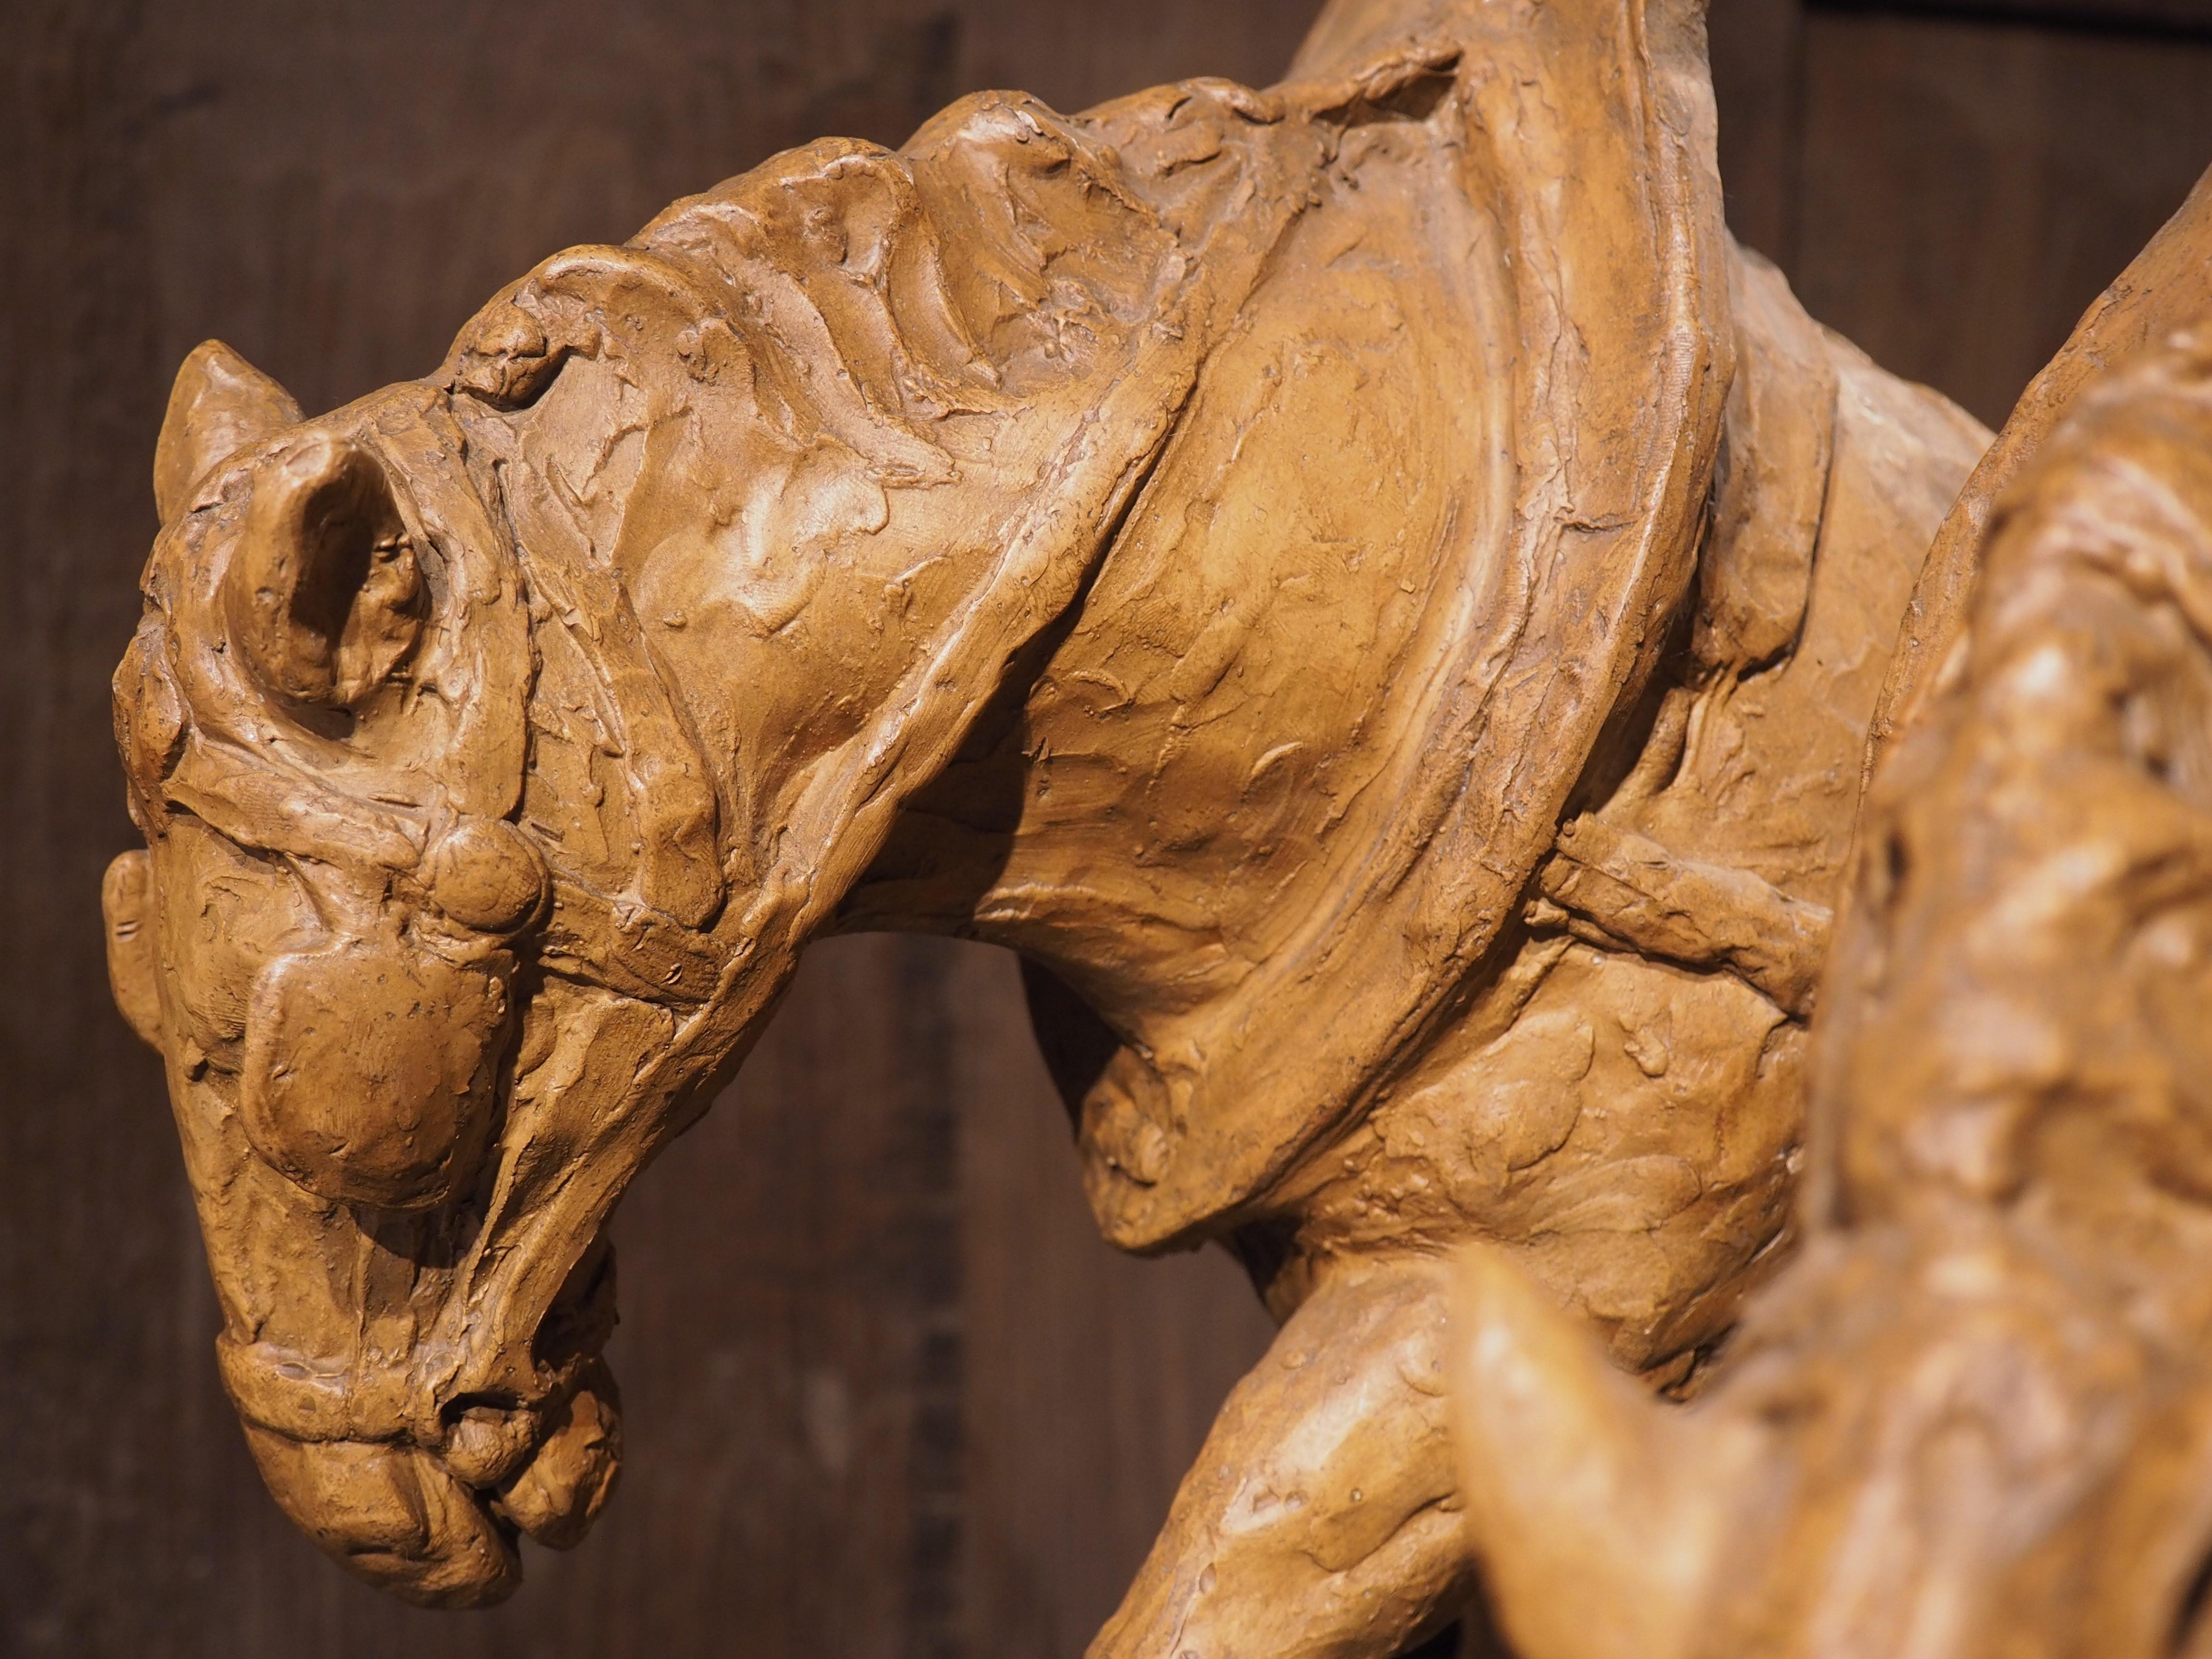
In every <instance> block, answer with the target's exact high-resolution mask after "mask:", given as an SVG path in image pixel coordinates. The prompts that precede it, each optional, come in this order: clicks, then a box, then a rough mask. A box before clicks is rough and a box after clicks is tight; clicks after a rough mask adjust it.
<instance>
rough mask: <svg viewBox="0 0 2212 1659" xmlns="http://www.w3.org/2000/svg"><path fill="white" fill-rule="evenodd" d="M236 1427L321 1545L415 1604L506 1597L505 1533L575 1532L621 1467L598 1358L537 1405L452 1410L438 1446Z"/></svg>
mask: <svg viewBox="0 0 2212 1659" xmlns="http://www.w3.org/2000/svg"><path fill="white" fill-rule="evenodd" d="M518 1428H519V1429H520V1430H521V1431H522V1432H521V1433H520V1435H518V1434H517V1433H516V1432H515V1431H516V1430H517V1429H518ZM246 1442H247V1444H248V1445H249V1446H250V1447H251V1448H252V1452H253V1458H254V1462H256V1463H257V1464H258V1465H259V1467H260V1470H261V1477H262V1480H263V1481H264V1484H266V1485H267V1486H268V1488H269V1491H270V1495H271V1496H272V1497H274V1498H276V1502H277V1504H278V1506H279V1507H280V1508H282V1509H283V1510H284V1512H285V1514H286V1515H287V1516H289V1517H290V1519H291V1520H292V1522H293V1523H294V1524H295V1525H296V1526H298V1527H299V1528H300V1529H301V1531H303V1532H305V1533H306V1534H307V1535H308V1536H309V1537H310V1538H312V1539H313V1540H314V1541H315V1544H316V1545H317V1547H319V1548H320V1549H321V1550H322V1551H323V1553H325V1554H326V1555H328V1556H330V1557H331V1559H333V1560H335V1561H337V1563H338V1564H339V1565H341V1566H343V1567H344V1568H345V1569H346V1570H347V1571H349V1572H351V1573H352V1574H353V1575H354V1576H355V1577H358V1578H360V1579H362V1580H363V1581H365V1582H366V1583H370V1584H372V1585H374V1586H375V1587H377V1588H378V1589H385V1590H389V1591H391V1592H392V1594H394V1595H398V1596H399V1597H401V1598H402V1599H403V1600H405V1601H413V1602H415V1603H416V1604H417V1605H419V1606H422V1607H487V1606H489V1605H490V1604H492V1603H494V1602H496V1601H503V1600H505V1599H506V1598H507V1596H508V1595H511V1594H512V1593H513V1590H514V1589H515V1586H516V1585H517V1584H519V1583H520V1582H521V1577H522V1567H521V1560H520V1556H519V1555H518V1554H517V1553H516V1547H515V1541H516V1539H517V1537H518V1536H519V1535H527V1536H529V1537H530V1538H532V1540H534V1541H537V1542H538V1543H540V1544H544V1545H545V1546H547V1547H550V1548H554V1549H567V1548H569V1547H572V1546H574V1545H575V1544H576V1543H578V1542H580V1541H581V1540H582V1539H583V1536H584V1534H586V1532H587V1531H588V1530H589V1529H590V1528H591V1524H592V1521H593V1520H594V1519H595V1518H596V1517H597V1516H598V1515H599V1510H601V1509H602V1508H603V1507H604V1506H605V1503H606V1500H607V1498H608V1497H609V1495H610V1494H611V1492H613V1490H614V1486H615V1482H616V1480H617V1477H618V1476H619V1474H620V1473H621V1468H622V1431H621V1403H620V1397H619V1395H618V1394H617V1391H616V1389H615V1387H614V1379H613V1377H612V1376H611V1374H610V1373H609V1372H608V1371H607V1370H606V1367H605V1365H604V1364H600V1363H599V1362H598V1361H593V1362H592V1364H590V1365H588V1366H587V1367H586V1370H585V1373H584V1375H583V1376H582V1378H581V1379H580V1383H579V1384H578V1386H577V1388H576V1389H575V1390H574V1392H573V1393H571V1394H570V1395H568V1397H567V1398H566V1399H564V1400H563V1401H561V1403H560V1404H559V1405H558V1406H557V1407H553V1408H551V1409H549V1410H547V1411H545V1412H544V1413H543V1414H542V1416H538V1417H535V1418H528V1419H522V1418H518V1417H509V1418H507V1419H503V1420H502V1419H499V1418H498V1417H497V1416H496V1414H495V1413H489V1412H488V1411H483V1410H478V1411H475V1412H469V1413H463V1414H462V1416H461V1418H460V1419H459V1420H458V1421H457V1422H456V1424H455V1425H454V1428H453V1431H452V1432H451V1433H449V1435H448V1437H447V1443H446V1444H445V1445H444V1446H443V1447H441V1448H439V1449H427V1448H424V1447H422V1446H419V1445H416V1444H415V1443H411V1442H409V1441H404V1440H402V1441H390V1442H386V1441H362V1440H301V1439H296V1438H295V1437H292V1436H290V1435H287V1434H283V1433H281V1432H279V1431H276V1430H273V1429H269V1428H264V1427H262V1426H260V1425H258V1424H254V1423H252V1422H250V1421H249V1422H248V1423H247V1424H246Z"/></svg>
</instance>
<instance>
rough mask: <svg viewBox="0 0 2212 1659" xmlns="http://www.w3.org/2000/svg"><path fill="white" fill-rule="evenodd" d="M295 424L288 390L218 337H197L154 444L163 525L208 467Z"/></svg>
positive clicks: (296, 408) (295, 409)
mask: <svg viewBox="0 0 2212 1659" xmlns="http://www.w3.org/2000/svg"><path fill="white" fill-rule="evenodd" d="M299 422H300V405H299V404H297V403H296V402H295V401H294V400H293V398H292V394H291V393H290V392H287V391H285V390H284V388H283V386H278V385H277V384H276V381H274V380H270V378H269V377H268V376H267V375H266V374H263V373H262V372H261V371H260V370H259V369H258V368H254V366H253V365H252V364H251V363H249V362H246V359H245V358H243V357H241V356H239V355H238V354H237V353H236V352H235V351H233V350H232V349H230V348H229V347H228V346H227V345H225V344H224V343H222V341H220V340H206V341H203V342H202V343H200V344H199V345H197V346H195V347H194V348H193V349H192V354H191V356H189V357H187V358H185V362H184V367H183V368H179V370H178V371H177V383H176V384H175V385H174V386H172V387H170V388H169V411H168V413H167V415H165V416H162V418H161V438H160V439H159V440H158V441H156V442H155V446H154V505H155V507H156V509H158V510H159V512H160V513H161V522H162V523H163V524H168V523H170V522H172V521H173V520H175V519H176V518H177V517H178V516H179V514H181V513H183V512H184V510H185V501H186V499H187V498H188V497H189V495H191V488H192V486H193V485H194V484H196V483H198V482H199V481H200V480H201V479H202V478H203V477H206V476H207V473H208V471H209V469H210V468H211V467H213V466H215V465H216V464H217V463H219V462H222V461H226V460H228V459H230V458H231V457H232V456H233V455H235V454H236V453H238V452H239V451H240V450H241V449H243V448H245V447H246V445H248V444H251V443H258V442H259V441H261V440H262V439H264V438H266V437H268V436H269V435H270V434H271V433H273V432H280V431H282V430H283V428H286V427H288V426H296V425H298V424H299Z"/></svg>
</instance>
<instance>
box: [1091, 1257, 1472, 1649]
mask: <svg viewBox="0 0 2212 1659" xmlns="http://www.w3.org/2000/svg"><path fill="white" fill-rule="evenodd" d="M1446 1285H1447V1279H1446V1276H1445V1274H1444V1273H1443V1269H1442V1268H1441V1267H1440V1266H1439V1265H1438V1264H1437V1263H1436V1262H1434V1261H1429V1260H1426V1259H1420V1258H1400V1259H1397V1260H1395V1261H1385V1262H1380V1263H1373V1264H1366V1263H1362V1264H1356V1265H1350V1266H1347V1267H1345V1268H1344V1269H1343V1270H1342V1271H1340V1273H1338V1274H1336V1275H1335V1276H1334V1277H1332V1278H1330V1279H1328V1280H1326V1281H1325V1282H1324V1283H1323V1284H1322V1285H1321V1286H1320V1287H1319V1288H1318V1289H1317V1290H1316V1291H1314V1293H1313V1294H1312V1296H1311V1297H1309V1298H1308V1299H1307V1301H1306V1302H1305V1304H1304V1305H1303V1306H1302V1307H1300V1308H1299V1310H1297V1313H1296V1314H1294V1315H1292V1316H1291V1320H1290V1322H1288V1323H1287V1324H1285V1326H1284V1327H1283V1329H1282V1332H1281V1334H1279V1336H1277V1337H1276V1339H1275V1341H1274V1343H1273V1346H1271V1347H1270V1348H1269V1349H1268V1351H1267V1357H1266V1358H1263V1359H1262V1360H1261V1362H1260V1364H1258V1365H1257V1366H1255V1368H1254V1369H1253V1370H1252V1371H1251V1372H1250V1374H1249V1375H1248V1376H1246V1377H1245V1378H1244V1380H1243V1382H1241V1383H1238V1384H1237V1388H1236V1389H1235V1390H1234V1391H1232V1392H1231V1395H1230V1396H1229V1399H1228V1401H1227V1402H1226V1403H1225V1405H1224V1406H1223V1407H1222V1409H1221V1414H1220V1416H1219V1417H1218V1418H1217V1419H1215V1422H1214V1425H1213V1429H1212V1433H1210V1434H1209V1435H1208V1436H1207V1437H1206V1445H1205V1447H1204V1449H1202V1450H1201V1451H1200V1453H1199V1456H1198V1461H1197V1462H1196V1463H1195V1464H1194V1466H1193V1467H1192V1468H1191V1471H1190V1473H1189V1474H1188V1475H1187V1476H1185V1477H1184V1480H1183V1483H1182V1489H1181V1490H1180V1491H1179V1492H1177V1493H1176V1500H1175V1505H1174V1507H1173V1509H1172V1510H1170V1512H1169V1516H1168V1521H1167V1525H1166V1527H1165V1528H1164V1529H1163V1530H1162V1532H1161V1534H1160V1536H1159V1538H1158V1541H1156V1542H1155V1543H1154V1544H1153V1546H1152V1554H1151V1555H1150V1556H1149V1557H1148V1558H1147V1559H1146V1562H1145V1565H1144V1567H1143V1569H1142V1570H1141V1571H1139V1573H1138V1575H1137V1578H1136V1582H1135V1583H1133V1585H1132V1586H1131V1587H1130V1589H1129V1593H1128V1595H1127V1596H1126V1597H1125V1598H1124V1599H1123V1601H1122V1603H1121V1609H1120V1611H1119V1612H1117V1613H1115V1616H1114V1617H1113V1619H1112V1620H1110V1621H1109V1623H1108V1624H1107V1626H1106V1628H1105V1629H1104V1630H1103V1631H1102V1632H1099V1635H1098V1637H1097V1639H1096V1640H1095V1641H1094V1642H1092V1644H1091V1648H1090V1650H1089V1653H1088V1656H1087V1659H1182V1656H1184V1655H1185V1654H1188V1653H1197V1654H1202V1655H1204V1656H1205V1659H1392V1656H1395V1655H1398V1654H1401V1653H1404V1652H1406V1651H1407V1650H1410V1649H1412V1648H1413V1647H1414V1646H1415V1644H1417V1643H1418V1642H1419V1641H1420V1640H1421V1639H1422V1638H1424V1637H1425V1636H1427V1635H1430V1634H1432V1633H1433V1632H1436V1631H1437V1630H1438V1629H1440V1628H1441V1627H1442V1626H1444V1625H1446V1624H1448V1623H1449V1622H1450V1620H1452V1618H1453V1617H1454V1616H1455V1615H1456V1614H1457V1613H1458V1612H1459V1611H1460V1610H1461V1608H1462V1605H1463V1604H1464V1603H1465V1602H1466V1601H1468V1599H1470V1598H1471V1596H1472V1595H1473V1594H1474V1577H1473V1570H1472V1567H1471V1565H1470V1563H1469V1559H1468V1553H1467V1546H1466V1541H1465V1538H1464V1535H1463V1534H1462V1517H1461V1515H1460V1512H1459V1511H1460V1505H1459V1502H1458V1499H1457V1497H1456V1495H1455V1492H1456V1486H1457V1481H1456V1480H1455V1476H1454V1472H1453V1464H1452V1455H1451V1445H1450V1442H1449V1426H1448V1424H1447V1413H1446V1410H1445V1401H1444V1397H1443V1396H1444V1378H1443V1353H1444V1345H1445V1331H1444V1318H1445V1305H1446Z"/></svg>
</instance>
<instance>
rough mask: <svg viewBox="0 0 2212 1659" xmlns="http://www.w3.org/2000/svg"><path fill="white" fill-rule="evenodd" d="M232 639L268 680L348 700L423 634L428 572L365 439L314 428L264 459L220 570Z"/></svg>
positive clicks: (326, 703) (282, 688)
mask: <svg viewBox="0 0 2212 1659" xmlns="http://www.w3.org/2000/svg"><path fill="white" fill-rule="evenodd" d="M224 598H225V602H226V605H227V607H228V617H229V623H230V636H231V638H232V639H233V640H234V641H236V642H237V643H238V645H239V646H240V649H241V650H242V651H243V652H244V653H245V656H246V660H247V661H248V662H249V663H250V664H251V665H252V667H253V669H254V671H255V672H256V673H257V674H258V676H259V677H260V679H261V681H262V683H263V684H265V685H266V686H268V687H269V689H270V690H272V691H275V692H276V693H277V694H279V695H280V696H284V697H288V698H290V699H291V700H292V701H294V702H302V703H313V704H319V705H321V706H323V707H325V708H350V707H352V706H354V705H355V704H356V703H359V702H361V701H362V699H363V698H365V697H367V696H368V695H369V694H370V693H371V692H373V691H374V690H376V689H377V687H379V686H380V685H381V684H384V682H385V681H386V679H387V678H390V676H391V674H392V670H393V669H395V668H396V667H398V665H399V664H400V663H401V661H403V660H404V659H405V657H406V656H407V654H408V653H409V652H410V651H412V650H413V649H414V647H415V642H416V640H417V639H418V638H419V637H420V636H421V634H422V615H423V611H424V610H425V605H424V603H423V586H422V569H421V567H420V565H419V563H418V562H417V560H416V551H415V544H414V539H413V538H412V537H411V536H410V534H409V532H408V530H407V526H406V522H405V520H404V519H403V518H402V517H401V516H400V512H399V505H398V501H396V500H395V499H394V497H393V495H392V483H391V480H390V479H389V478H387V477H386V476H385V471H384V467H383V465H382V464H381V463H380V462H379V461H378V460H377V459H376V457H375V456H374V455H372V454H371V453H369V452H368V450H366V449H364V448H362V447H361V446H360V445H359V444H356V443H353V442H350V441H348V440H346V439H343V438H338V437H333V436H331V435H328V434H325V433H314V434H311V435H309V436H307V438H306V439H305V440H304V441H301V442H300V443H297V444H295V445H290V446H288V447H286V448H285V449H283V450H281V451H279V452H278V453H276V455H274V456H272V457H271V458H270V463H269V464H268V465H265V466H261V467H257V469H256V470H255V476H254V480H253V504H252V507H251V508H250V509H249V510H248V512H247V514H246V527H245V532H244V533H243V535H242V536H241V537H240V541H239V547H238V552H237V555H236V556H235V558H234V560H233V562H232V563H231V567H230V569H229V572H228V574H227V575H226V577H225V578H224Z"/></svg>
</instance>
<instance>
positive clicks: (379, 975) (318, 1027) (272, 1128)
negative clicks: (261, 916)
mask: <svg viewBox="0 0 2212 1659" xmlns="http://www.w3.org/2000/svg"><path fill="white" fill-rule="evenodd" d="M507 1012H508V1011H507V994H506V989H505V987H504V986H503V985H502V984H501V981H499V980H498V979H497V978H496V977H495V976H494V975H489V974H487V973H484V972H483V971H481V970H477V969H466V968H461V967H458V966H456V965H454V964H453V963H448V962H447V961H446V960H445V959H444V958H442V957H437V956H434V955H432V954H430V953H429V952H428V951H419V950H414V949H410V948H408V947H406V946H404V945H396V944H386V943H383V942H376V941H367V940H361V939H349V940H347V941H345V942H343V943H342V944H339V945H335V946H331V947H330V948H328V949H325V950H320V951H309V952H303V953H299V954H295V955H288V956H282V957H276V958H275V959H274V960H272V961H271V962H270V963H269V964H268V965H267V966H266V967H265V968H264V969H263V970H262V972H261V974H260V975H259V977H258V980H257V981H256V983H255V985H254V987H253V994H252V1002H251V1005H250V1006H249V1010H248V1013H247V1019H246V1055H245V1066H244V1072H243V1076H242V1078H241V1079H240V1083H241V1086H240V1114H241V1116H242V1118H243V1120H244V1126H245V1129H246V1136H247V1139H250V1140H251V1141H252V1143H253V1146H254V1148H255V1150H256V1151H258V1152H260V1154H261V1155H262V1156H263V1157H264V1158H266V1159H267V1160H268V1161H269V1162H270V1164H273V1165H274V1166H275V1167H276V1168H277V1169H278V1170H282V1171H283V1173H284V1174H285V1175H286V1176H289V1178H290V1179H291V1180H293V1181H295V1182H298V1183H299V1184H300V1185H301V1186H302V1187H304V1188H307V1190H308V1191H309V1192H311V1193H313V1194H315V1195H316V1196H318V1197H319V1198H325V1199H330V1200H335V1201H338V1202H343V1203H349V1204H362V1205H373V1206H379V1207H381V1208H387V1209H425V1208H429V1207H431V1206H436V1205H439V1204H442V1203H444V1202H446V1201H447V1200H448V1199H450V1198H452V1197H453V1195H454V1194H455V1193H456V1192H457V1191H458V1190H459V1188H461V1187H462V1186H463V1185H464V1184H465V1182H466V1181H467V1180H468V1178H469V1176H471V1174H472V1173H473V1172H474V1170H475V1168H476V1165H477V1162H478V1160H479V1158H481V1156H482V1153H483V1147H484V1145H485V1142H486V1140H487V1139H489V1133H490V1128H491V1122H492V1119H493V1117H494V1115H495V1109H496V1098H495V1094H496V1088H495V1073H496V1070H497V1066H498V1061H499V1057H500V1051H501V1048H503V1047H504V1040H505V1037H506V1035H507V1027H508V1018H507Z"/></svg>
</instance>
